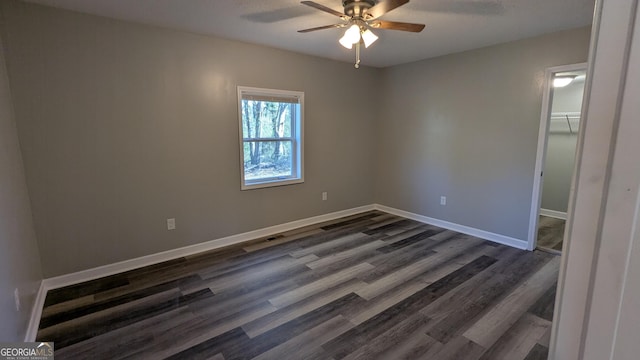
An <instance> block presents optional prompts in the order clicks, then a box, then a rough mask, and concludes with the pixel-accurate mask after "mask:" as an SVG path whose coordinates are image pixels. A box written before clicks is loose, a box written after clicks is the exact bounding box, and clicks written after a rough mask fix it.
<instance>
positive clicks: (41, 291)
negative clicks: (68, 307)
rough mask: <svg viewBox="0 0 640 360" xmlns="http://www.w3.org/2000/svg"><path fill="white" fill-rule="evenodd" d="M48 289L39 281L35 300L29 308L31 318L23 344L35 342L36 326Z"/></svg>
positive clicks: (38, 322) (38, 323)
mask: <svg viewBox="0 0 640 360" xmlns="http://www.w3.org/2000/svg"><path fill="white" fill-rule="evenodd" d="M47 291H48V289H47V288H46V286H45V282H44V280H42V281H40V286H39V287H38V293H37V294H36V299H35V300H34V302H33V306H32V308H31V317H30V318H29V325H28V326H27V333H26V334H25V336H24V341H25V342H33V341H36V336H37V335H38V326H39V325H40V317H41V316H42V309H43V308H44V299H45V298H46V296H47Z"/></svg>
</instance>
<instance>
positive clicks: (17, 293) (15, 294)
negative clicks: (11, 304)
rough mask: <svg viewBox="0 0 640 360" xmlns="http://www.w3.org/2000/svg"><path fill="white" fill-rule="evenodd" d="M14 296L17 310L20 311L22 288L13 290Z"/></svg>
mask: <svg viewBox="0 0 640 360" xmlns="http://www.w3.org/2000/svg"><path fill="white" fill-rule="evenodd" d="M13 298H14V300H15V301H16V311H17V312H20V290H18V289H17V288H16V289H15V290H13Z"/></svg>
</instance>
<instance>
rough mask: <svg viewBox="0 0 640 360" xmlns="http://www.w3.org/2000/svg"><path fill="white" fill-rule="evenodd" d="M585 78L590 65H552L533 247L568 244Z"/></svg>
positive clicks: (557, 250)
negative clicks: (567, 223) (569, 205)
mask: <svg viewBox="0 0 640 360" xmlns="http://www.w3.org/2000/svg"><path fill="white" fill-rule="evenodd" d="M585 79H586V64H576V65H567V66H560V67H554V68H550V69H548V70H547V81H546V84H547V85H546V87H545V92H546V93H545V94H544V98H543V107H542V113H541V114H542V115H541V119H540V132H539V139H538V154H537V159H536V175H535V176H536V179H534V191H533V194H534V197H533V202H532V204H533V205H532V212H531V221H530V229H529V235H530V238H529V245H530V249H534V248H536V247H537V248H539V249H542V250H545V251H550V252H553V253H558V254H559V253H561V252H562V248H563V246H564V234H565V223H566V220H567V216H568V215H567V208H568V204H569V197H570V194H571V192H572V189H571V184H572V181H573V173H574V168H575V158H576V147H577V142H578V134H579V132H580V129H581V126H580V118H581V114H582V113H581V109H582V99H583V94H584V85H585ZM534 206H535V207H534Z"/></svg>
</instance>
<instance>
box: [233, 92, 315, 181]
mask: <svg viewBox="0 0 640 360" xmlns="http://www.w3.org/2000/svg"><path fill="white" fill-rule="evenodd" d="M303 99H304V93H302V92H298V91H286V90H271V89H259V88H249V87H238V113H239V120H240V161H241V178H242V183H241V188H242V189H243V190H246V189H253V188H260V187H267V186H280V185H288V184H295V183H301V182H303V181H304V180H303V171H302V170H303V169H302V159H303V157H302V126H303Z"/></svg>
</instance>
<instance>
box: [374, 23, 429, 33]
mask: <svg viewBox="0 0 640 360" xmlns="http://www.w3.org/2000/svg"><path fill="white" fill-rule="evenodd" d="M371 26H372V27H374V28H378V29H389V30H400V31H410V32H415V33H419V32H420V31H422V29H424V24H413V23H405V22H397V21H384V20H376V21H374V22H372V23H371Z"/></svg>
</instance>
